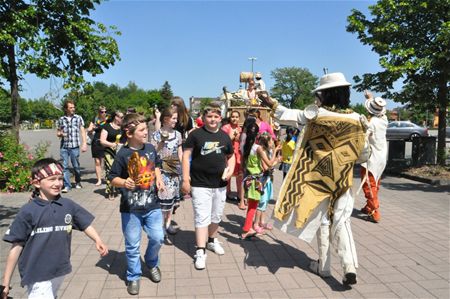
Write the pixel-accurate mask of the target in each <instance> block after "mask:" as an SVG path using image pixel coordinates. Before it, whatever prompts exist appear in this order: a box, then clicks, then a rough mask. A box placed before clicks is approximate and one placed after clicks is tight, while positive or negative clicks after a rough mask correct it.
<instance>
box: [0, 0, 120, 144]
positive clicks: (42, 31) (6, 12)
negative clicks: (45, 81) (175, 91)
mask: <svg viewBox="0 0 450 299" xmlns="http://www.w3.org/2000/svg"><path fill="white" fill-rule="evenodd" d="M100 2H101V0H74V1H54V0H2V1H1V2H0V59H1V60H0V63H1V66H0V78H3V79H6V81H8V82H9V85H10V89H11V92H10V94H11V120H12V125H13V133H14V135H15V136H16V138H17V140H18V139H19V132H18V130H19V120H20V113H19V104H18V103H19V80H20V79H21V78H22V76H23V75H24V74H27V73H31V74H35V75H36V76H37V77H39V78H49V77H50V76H56V77H61V78H64V80H65V84H64V87H65V88H68V87H73V86H80V85H82V84H83V82H84V79H83V74H84V72H87V73H90V74H92V75H93V76H95V75H98V74H101V73H103V71H104V69H106V68H108V67H109V66H110V65H113V64H114V63H115V62H116V60H117V59H119V50H118V46H117V43H116V41H115V39H114V38H113V35H118V34H120V32H118V31H117V30H116V28H115V27H106V26H105V25H103V24H101V23H96V22H95V21H93V20H92V19H90V18H89V16H90V12H91V10H94V9H95V5H96V4H99V3H100Z"/></svg>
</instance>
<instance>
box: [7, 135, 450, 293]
mask: <svg viewBox="0 0 450 299" xmlns="http://www.w3.org/2000/svg"><path fill="white" fill-rule="evenodd" d="M53 136H54V132H53V131H40V132H34V133H33V134H31V133H25V134H22V140H28V141H29V142H28V143H30V144H31V145H33V144H36V143H37V142H38V141H40V140H49V141H51V142H52V144H51V146H50V152H51V153H52V155H53V156H54V157H56V158H58V157H59V155H58V153H59V152H58V146H57V144H55V142H56V141H55V139H56V138H53ZM90 157H91V156H90V152H88V153H85V154H83V155H82V158H81V164H82V166H83V167H84V169H83V176H82V184H83V186H84V188H83V189H79V190H77V189H73V190H72V191H70V192H69V193H68V194H67V197H69V198H71V199H73V200H74V201H76V202H77V203H79V204H81V205H82V206H83V207H85V208H86V209H88V210H89V211H90V212H91V213H93V214H94V215H95V216H96V219H95V221H94V227H95V228H96V229H97V231H98V232H99V234H100V235H101V237H102V239H103V240H104V242H105V243H106V244H107V245H108V247H109V252H110V253H109V255H108V256H106V257H104V258H100V256H99V254H98V253H97V251H96V250H95V246H94V243H93V242H92V241H91V240H90V239H89V238H88V237H87V236H85V235H84V234H83V233H80V232H78V231H75V232H74V233H73V242H72V265H73V271H72V273H71V274H70V275H68V276H66V278H65V281H64V284H63V286H62V288H61V290H60V293H59V297H58V298H63V299H72V298H105V299H106V298H155V297H158V298H325V297H327V298H349V297H350V298H449V272H450V263H449V256H450V252H449V246H450V225H449V224H450V223H449V219H450V218H449V203H450V196H449V195H450V188H449V187H443V186H440V187H439V186H431V185H427V184H424V183H419V182H415V181H411V180H407V179H404V178H397V177H385V178H383V182H382V185H381V189H380V198H381V213H382V220H381V222H380V223H379V224H374V223H371V222H367V221H365V220H364V219H363V218H362V217H361V216H360V215H359V213H358V210H359V209H360V208H361V207H362V206H363V204H364V200H363V195H362V194H360V195H357V196H356V200H355V210H354V213H353V217H352V228H353V233H354V238H355V242H356V249H357V253H358V258H359V268H358V277H357V279H358V283H357V284H356V285H355V286H354V287H353V288H344V287H343V286H342V284H341V280H342V271H341V267H340V265H339V262H338V259H337V256H336V255H333V258H332V277H331V278H328V279H322V278H320V277H319V276H317V275H315V274H313V273H311V272H310V271H309V269H308V265H309V262H310V260H312V259H316V258H317V244H316V241H315V240H313V242H312V243H311V244H308V243H305V242H304V241H301V240H299V239H297V238H295V237H293V236H290V235H287V234H284V233H282V232H280V231H278V230H276V229H274V230H273V231H272V232H270V233H267V234H266V235H264V236H263V237H261V238H260V239H257V240H254V241H248V240H240V239H239V237H238V234H239V233H240V231H241V226H242V224H243V222H244V219H245V211H241V210H239V209H238V207H237V205H236V204H235V203H227V205H226V207H225V211H224V219H223V222H222V223H221V226H220V230H219V233H220V235H219V238H220V240H221V242H223V247H224V249H225V252H226V253H225V255H223V256H217V255H215V254H214V253H212V252H208V259H207V268H206V269H205V270H202V271H198V270H196V269H195V268H194V264H193V255H194V231H193V228H194V227H193V211H192V205H191V202H190V201H184V202H182V204H181V207H180V209H178V210H177V211H176V215H175V216H174V221H175V222H176V223H177V224H178V226H179V227H180V228H181V231H180V232H179V233H178V234H177V235H176V236H175V237H174V239H173V240H174V245H173V246H166V245H164V246H163V248H162V250H161V270H162V281H161V282H160V283H159V284H155V283H153V282H151V281H150V279H149V278H148V277H149V273H148V269H146V268H145V269H144V277H142V280H141V290H140V294H139V296H130V295H128V293H127V291H126V286H125V280H124V274H125V269H126V261H125V256H124V244H123V237H122V232H121V225H120V214H119V200H118V198H116V200H114V201H109V200H107V199H105V197H104V186H101V187H96V186H94V183H95V182H96V179H95V174H94V173H93V165H94V163H93V160H92V159H91V158H90ZM358 184H359V179H358V178H357V179H355V185H358ZM280 185H281V174H280V173H279V172H278V171H277V172H276V175H275V184H274V186H275V192H274V195H275V196H276V195H277V191H278V189H279V187H280ZM354 189H356V188H354ZM355 191H356V190H355ZM29 195H30V194H29V193H19V194H4V193H3V194H1V195H0V197H1V198H0V208H1V209H0V211H1V212H0V235H1V236H3V235H4V233H5V231H6V229H7V227H8V225H9V224H10V223H11V221H12V220H13V218H14V216H15V214H16V213H17V211H18V209H19V208H20V207H21V206H22V205H23V204H24V203H25V202H27V200H28V198H29ZM272 208H273V203H272V204H271V205H270V209H269V211H268V214H269V215H270V213H271V209H272ZM143 240H144V244H146V241H145V239H143ZM0 246H1V247H0V248H1V254H0V269H1V270H0V271H1V273H2V275H3V270H4V266H5V259H6V256H7V253H8V250H9V245H8V244H7V243H5V242H3V241H2V242H1V245H0ZM143 247H144V248H145V246H143ZM12 286H13V289H12V291H11V296H12V297H13V298H26V293H25V289H22V288H21V287H20V279H19V274H18V271H17V269H16V271H15V273H14V279H13V285H12Z"/></svg>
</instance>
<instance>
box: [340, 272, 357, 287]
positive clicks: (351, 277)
mask: <svg viewBox="0 0 450 299" xmlns="http://www.w3.org/2000/svg"><path fill="white" fill-rule="evenodd" d="M342 284H343V285H345V286H349V285H352V284H356V273H351V272H349V273H345V276H344V279H343V280H342Z"/></svg>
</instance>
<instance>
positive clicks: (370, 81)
mask: <svg viewBox="0 0 450 299" xmlns="http://www.w3.org/2000/svg"><path fill="white" fill-rule="evenodd" d="M369 10H370V13H371V15H372V17H371V19H369V18H367V17H366V16H365V15H364V14H363V13H361V12H360V11H358V10H353V11H352V14H351V15H350V16H349V17H348V26H347V31H349V32H352V33H356V34H357V35H358V39H359V40H360V41H361V42H362V43H363V44H365V45H371V46H372V50H373V51H374V52H376V53H378V54H379V55H380V59H379V64H380V66H381V67H382V71H380V72H377V73H374V74H363V76H362V78H361V77H359V76H355V77H354V80H355V82H357V84H356V86H355V87H356V88H357V89H358V90H359V91H362V90H364V89H373V90H375V91H378V92H382V93H383V95H384V96H385V97H387V98H391V99H393V100H394V101H397V102H401V103H410V104H412V105H413V106H421V107H424V108H426V109H433V108H434V107H438V108H439V129H438V130H439V132H438V162H439V163H440V164H443V163H445V158H444V152H445V125H446V110H447V107H448V99H449V79H450V47H449V45H450V20H449V11H450V0H440V1H425V0H409V1H405V0H379V1H378V2H377V3H376V4H375V5H371V6H369ZM399 81H401V82H402V83H403V87H402V89H401V90H395V89H394V84H395V83H397V82H399Z"/></svg>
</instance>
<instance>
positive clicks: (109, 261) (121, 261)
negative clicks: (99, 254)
mask: <svg viewBox="0 0 450 299" xmlns="http://www.w3.org/2000/svg"><path fill="white" fill-rule="evenodd" d="M95 266H96V267H100V268H102V269H104V270H106V271H107V272H108V273H109V274H111V275H116V276H117V277H119V279H120V280H122V281H124V283H125V282H126V277H125V273H126V271H127V262H126V257H125V252H123V251H122V252H117V251H115V250H110V251H109V254H108V255H107V256H105V257H104V258H102V259H100V261H98V262H97V264H95Z"/></svg>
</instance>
